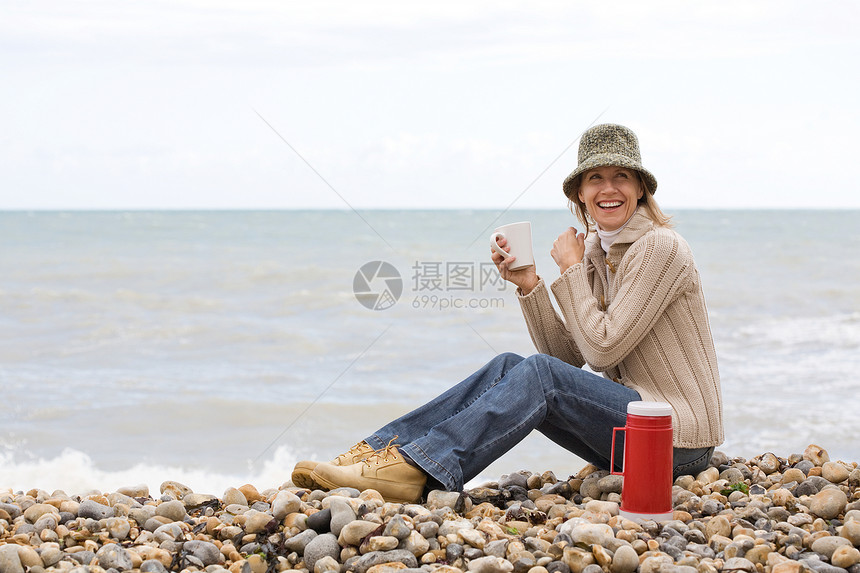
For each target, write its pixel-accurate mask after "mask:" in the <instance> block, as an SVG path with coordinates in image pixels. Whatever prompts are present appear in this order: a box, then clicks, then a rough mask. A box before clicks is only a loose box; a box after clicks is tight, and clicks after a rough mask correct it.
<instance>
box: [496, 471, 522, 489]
mask: <svg viewBox="0 0 860 573" xmlns="http://www.w3.org/2000/svg"><path fill="white" fill-rule="evenodd" d="M512 485H516V486H519V487H522V488H525V489H529V478H527V477H526V476H525V475H523V474H521V473H519V472H517V473H513V474H505V475H503V476H502V477H501V478H499V489H505V488H509V487H511V486H512Z"/></svg>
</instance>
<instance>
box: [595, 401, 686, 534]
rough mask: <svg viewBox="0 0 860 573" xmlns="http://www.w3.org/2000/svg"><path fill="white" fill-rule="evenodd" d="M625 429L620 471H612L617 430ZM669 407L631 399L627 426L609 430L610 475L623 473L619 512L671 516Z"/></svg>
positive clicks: (653, 517) (632, 515) (662, 518)
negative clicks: (610, 432)
mask: <svg viewBox="0 0 860 573" xmlns="http://www.w3.org/2000/svg"><path fill="white" fill-rule="evenodd" d="M618 430H621V431H623V432H624V460H623V468H622V471H620V472H616V471H614V470H615V437H616V434H615V433H616V432H617V431H618ZM672 452H673V450H672V406H670V405H669V404H667V403H666V402H630V403H629V404H627V425H626V426H624V427H623V428H613V429H612V452H611V454H610V463H611V464H612V467H611V470H612V474H613V475H621V476H624V485H623V486H622V488H621V515H622V516H624V517H627V518H628V519H630V518H638V519H649V520H654V521H668V520H670V519H672Z"/></svg>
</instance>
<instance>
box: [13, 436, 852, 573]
mask: <svg viewBox="0 0 860 573" xmlns="http://www.w3.org/2000/svg"><path fill="white" fill-rule="evenodd" d="M622 485H623V483H622V478H621V477H620V476H613V475H608V473H607V472H605V471H599V470H597V469H596V468H594V467H593V466H590V465H589V466H585V467H584V468H582V469H581V470H580V471H579V472H578V473H577V474H576V475H573V476H568V477H562V478H557V477H556V476H555V475H553V473H552V472H544V473H532V472H528V471H520V472H517V473H513V474H507V475H503V476H502V477H501V478H500V479H499V480H498V481H497V482H490V483H486V484H483V485H482V486H480V487H477V488H474V489H470V490H467V491H464V492H444V491H431V492H429V494H428V495H427V498H426V500H423V503H421V504H396V503H387V502H385V501H384V500H383V499H382V497H381V496H380V495H379V493H378V492H376V491H373V490H366V491H363V492H359V491H357V490H351V489H347V488H343V489H339V490H334V491H330V492H323V491H319V490H314V491H310V490H307V489H302V488H297V487H294V486H293V484H292V483H290V482H286V483H284V484H283V485H282V486H280V487H279V488H276V489H268V490H264V491H258V490H257V488H255V487H254V486H253V485H251V484H245V485H242V486H240V487H230V488H228V489H227V490H226V491H224V492H223V493H222V494H221V495H220V496H217V495H214V494H211V493H203V492H194V491H191V489H190V488H188V487H187V486H185V485H183V484H181V483H179V482H175V481H166V482H164V483H162V484H161V486H160V487H159V491H158V492H154V491H153V492H151V491H149V488H148V487H147V486H145V485H139V486H129V487H123V488H119V489H117V491H115V492H110V493H105V492H99V491H91V492H87V493H85V494H82V495H69V494H67V493H65V492H62V491H54V492H46V491H42V490H31V491H27V492H23V491H12V490H9V489H2V488H1V487H0V573H25V572H29V573H41V572H43V571H69V572H74V573H102V572H108V573H114V572H116V573H119V572H124V571H133V572H137V571H141V572H146V573H165V572H166V571H176V572H183V573H192V572H196V571H206V572H208V573H225V572H226V571H229V572H230V573H274V572H279V571H292V570H295V571H305V572H314V573H324V572H339V571H355V572H358V573H383V572H388V571H407V572H409V571H415V572H418V571H423V572H428V573H429V572H437V573H454V572H461V571H475V572H487V573H489V572H495V571H500V572H511V571H513V572H517V573H553V572H561V573H568V572H573V573H601V572H604V573H633V572H634V571H640V572H642V573H714V572H718V571H735V572H746V573H802V572H816V573H842V572H845V571H847V572H849V573H860V550H858V547H860V488H858V486H860V468H858V466H857V463H856V462H850V463H849V462H843V461H837V460H830V458H829V455H828V453H827V451H826V450H825V449H823V448H821V447H819V446H816V445H810V446H809V447H808V448H806V450H805V451H804V452H802V453H796V454H792V455H790V456H788V457H779V456H777V455H774V454H773V453H764V454H761V455H758V456H756V457H754V458H752V459H749V460H747V459H743V458H732V457H729V456H728V455H726V454H725V453H722V452H720V451H717V452H716V453H715V454H714V456H713V458H712V459H711V465H710V467H708V468H707V469H706V470H704V471H703V472H701V473H700V474H698V475H695V476H693V475H687V476H680V477H679V478H677V479H676V480H675V483H674V485H673V491H672V500H673V516H672V517H673V519H672V520H670V521H666V522H660V523H657V522H654V521H642V520H629V519H626V518H624V517H623V516H621V515H619V508H620V502H621V492H622Z"/></svg>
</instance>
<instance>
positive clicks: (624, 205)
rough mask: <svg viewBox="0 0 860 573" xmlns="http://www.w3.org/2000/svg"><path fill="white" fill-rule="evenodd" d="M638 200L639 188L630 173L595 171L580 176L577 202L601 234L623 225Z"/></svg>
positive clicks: (621, 169) (619, 170) (620, 170)
mask: <svg viewBox="0 0 860 573" xmlns="http://www.w3.org/2000/svg"><path fill="white" fill-rule="evenodd" d="M641 198H642V185H641V183H639V177H637V176H636V172H635V171H633V170H632V169H625V168H623V167H595V168H594V169H590V170H588V171H586V172H585V173H583V174H582V183H581V184H580V186H579V200H580V201H582V202H583V203H584V204H585V209H586V210H587V211H588V214H589V215H591V218H592V219H594V220H595V221H596V222H597V225H598V226H599V227H600V228H601V229H603V230H604V231H614V230H616V229H618V228H619V227H621V225H623V224H624V223H626V222H627V219H629V218H630V217H631V216H633V213H634V212H635V211H636V205H637V202H638V201H639V199H641Z"/></svg>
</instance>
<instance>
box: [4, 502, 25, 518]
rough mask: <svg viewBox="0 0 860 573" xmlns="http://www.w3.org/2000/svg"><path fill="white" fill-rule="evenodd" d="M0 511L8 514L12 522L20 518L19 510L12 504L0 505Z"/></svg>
mask: <svg viewBox="0 0 860 573" xmlns="http://www.w3.org/2000/svg"><path fill="white" fill-rule="evenodd" d="M0 509H2V510H3V511H5V512H6V513H8V514H9V517H11V518H12V519H13V520H15V519H18V518H19V517H20V516H21V508H20V507H18V506H17V505H15V504H12V503H0Z"/></svg>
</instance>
